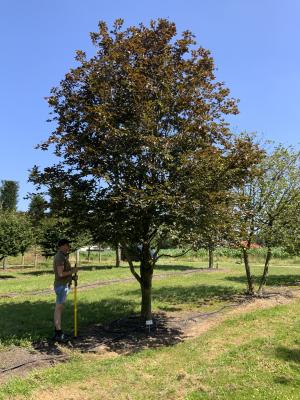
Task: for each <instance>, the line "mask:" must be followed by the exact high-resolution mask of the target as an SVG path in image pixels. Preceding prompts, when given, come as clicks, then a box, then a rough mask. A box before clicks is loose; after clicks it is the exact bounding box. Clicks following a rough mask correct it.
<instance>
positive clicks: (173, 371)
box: [0, 259, 300, 400]
mask: <svg viewBox="0 0 300 400" xmlns="http://www.w3.org/2000/svg"><path fill="white" fill-rule="evenodd" d="M93 261H95V260H93ZM206 264H207V263H206V261H203V260H194V261H192V260H190V259H181V260H177V259H176V261H174V260H171V259H162V260H161V263H160V265H158V267H157V269H156V271H155V274H156V275H158V276H159V277H158V278H157V279H155V280H154V282H153V310H154V312H155V313H157V312H167V313H169V314H170V315H172V313H174V315H175V314H176V313H179V312H187V311H197V312H207V311H213V310H219V309H220V308H221V307H222V306H224V305H227V304H230V303H231V302H232V296H233V295H236V294H239V293H243V291H244V290H245V277H244V271H243V268H242V266H241V265H240V264H237V263H236V260H234V259H233V260H232V261H229V260H228V259H227V260H226V261H222V259H221V260H219V270H217V271H214V272H209V271H206V270H203V271H202V272H201V273H195V274H185V273H184V272H187V270H191V269H194V270H195V271H196V272H197V271H198V270H199V269H200V270H201V268H204V267H206ZM112 266H113V259H107V260H105V261H103V262H102V263H101V265H99V264H98V265H96V263H93V265H90V264H87V265H83V267H82V270H81V271H80V284H82V285H83V284H88V283H93V282H95V281H109V280H111V281H114V280H115V281H114V282H111V284H109V285H106V286H100V287H97V288H92V289H88V288H85V289H83V290H82V291H79V327H80V329H83V328H85V327H87V326H89V325H92V324H95V323H105V322H107V321H112V320H115V319H117V318H121V317H123V316H126V315H131V314H133V313H136V312H138V311H139V303H140V291H139V287H138V284H137V282H136V281H134V280H132V281H131V280H126V281H124V282H121V281H119V282H117V281H116V280H118V279H127V278H130V277H131V275H130V272H129V270H128V268H127V267H125V265H123V266H122V267H121V268H119V269H116V268H112ZM261 270H262V265H259V264H256V265H255V266H254V268H253V271H254V274H255V276H257V277H258V276H259V274H260V273H261ZM52 280H53V275H52V272H51V266H50V264H44V265H43V266H41V267H40V268H39V269H33V268H23V269H14V268H9V269H8V270H7V271H1V273H0V296H1V297H0V315H1V317H0V360H1V352H3V351H7V349H10V348H12V346H17V347H19V346H23V347H25V348H29V349H30V347H31V345H32V342H33V341H35V340H43V339H45V338H47V337H49V335H52V314H53V299H54V296H53V294H52V293H51V292H49V291H48V292H43V293H39V294H34V295H33V294H32V293H30V292H32V291H41V290H46V289H50V288H51V287H52ZM299 281H300V264H297V263H295V261H294V260H285V261H284V262H282V263H281V262H280V261H278V260H276V262H274V264H273V266H272V267H271V271H270V278H269V285H270V287H269V290H273V291H277V290H278V289H279V288H281V289H282V287H283V286H284V287H287V288H289V289H293V290H297V285H298V282H299ZM10 293H14V294H15V297H5V296H8V295H9V294H10ZM64 328H65V329H66V330H67V331H71V330H72V296H71V297H70V300H68V303H67V305H66V310H65V315H64ZM0 364H1V361H0ZM24 398H31V399H43V400H47V399H56V398H59V399H74V400H75V399H81V400H83V399H93V400H98V399H103V400H106V399H107V400H108V399H124V400H125V399H127V400H128V399H134V400H137V399H149V400H151V399H153V400H154V399H155V400H156V399H169V400H171V399H172V400H173V399H185V400H196V399H236V400H238V399H300V301H299V300H298V299H297V298H296V297H295V298H294V299H291V300H290V301H289V303H288V304H282V305H278V304H276V305H274V307H272V308H268V309H253V310H252V311H248V312H246V313H243V314H241V315H228V318H226V319H225V320H222V321H220V323H218V324H216V325H214V326H212V327H211V328H210V329H209V330H207V331H205V332H204V333H202V334H201V335H199V337H196V338H193V339H189V340H187V341H184V342H182V343H179V344H176V345H174V346H164V347H160V348H158V349H148V350H143V351H139V352H136V353H133V354H129V355H116V354H115V353H112V354H111V355H110V356H109V357H108V356H107V357H103V356H100V355H97V354H88V353H79V352H78V351H76V350H74V351H73V352H72V353H71V354H70V361H68V362H66V363H63V364H58V365H56V366H54V367H51V368H42V369H36V370H34V371H33V372H30V373H29V374H28V375H27V376H25V377H24V378H16V377H14V378H11V379H10V380H8V381H6V382H5V383H3V384H2V385H1V386H0V399H1V400H2V399H24Z"/></svg>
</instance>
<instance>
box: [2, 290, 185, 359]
mask: <svg viewBox="0 0 300 400" xmlns="http://www.w3.org/2000/svg"><path fill="white" fill-rule="evenodd" d="M138 309H139V298H137V302H134V301H123V300H118V299H115V298H107V299H102V300H100V301H95V302H79V303H78V329H79V335H78V338H76V339H73V338H72V336H70V341H69V342H67V343H66V344H64V346H67V347H71V348H76V349H78V350H80V351H82V352H86V351H89V352H91V351H92V352H98V349H99V348H101V349H102V351H103V348H105V349H106V351H114V352H120V353H131V352H134V351H138V350H141V349H143V348H146V347H158V346H162V345H172V344H175V343H178V342H179V341H181V340H182V338H181V334H182V332H181V330H180V329H177V328H174V327H172V326H169V325H168V319H167V318H165V317H164V315H163V314H160V315H157V317H156V325H155V329H154V327H152V329H151V330H150V331H149V330H148V329H146V325H145V321H142V320H141V319H140V318H139V316H138V315H137V314H136V312H137V310H138ZM53 311H54V304H53V303H51V302H47V301H24V302H22V303H11V302H9V303H8V302H7V303H2V304H0V315H1V320H0V343H1V344H2V345H3V346H10V345H16V346H18V345H21V344H22V343H24V341H29V342H30V343H32V344H33V347H34V348H35V350H36V351H38V352H39V353H43V354H47V355H51V356H53V355H56V356H61V355H62V354H63V353H64V350H63V349H61V348H60V347H61V346H60V345H57V343H55V342H53V341H52V339H51V338H52V336H53V323H52V320H53ZM63 329H64V331H66V332H68V333H70V334H71V335H72V332H73V305H72V303H71V302H67V303H66V306H65V310H64V315H63ZM0 359H1V352H0ZM12 361H13V360H12ZM0 364H1V362H0ZM0 366H1V365H0Z"/></svg>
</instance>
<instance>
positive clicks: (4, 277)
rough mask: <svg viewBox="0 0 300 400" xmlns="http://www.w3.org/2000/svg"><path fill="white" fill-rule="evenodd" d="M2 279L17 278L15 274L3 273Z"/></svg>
mask: <svg viewBox="0 0 300 400" xmlns="http://www.w3.org/2000/svg"><path fill="white" fill-rule="evenodd" d="M0 279H16V277H15V276H13V275H2V274H0Z"/></svg>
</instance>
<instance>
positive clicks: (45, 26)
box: [0, 0, 300, 210]
mask: <svg viewBox="0 0 300 400" xmlns="http://www.w3.org/2000/svg"><path fill="white" fill-rule="evenodd" d="M158 17H164V18H169V19H170V20H172V21H174V22H175V23H176V25H177V28H178V32H182V31H183V30H185V29H190V30H191V31H192V32H193V33H194V34H195V35H196V40H197V43H198V44H199V45H201V46H203V47H205V48H208V49H210V50H211V52H212V55H213V57H214V59H215V63H216V67H217V68H218V70H217V77H218V79H219V80H223V81H225V83H226V85H227V86H228V87H229V88H230V89H231V94H232V95H233V96H234V97H236V98H239V99H240V105H239V108H240V114H239V115H238V116H235V117H233V118H231V120H230V122H231V124H232V129H233V131H235V132H239V131H245V130H246V131H249V132H254V131H255V132H257V133H258V134H259V135H260V136H262V137H263V138H265V139H272V140H275V141H277V142H283V143H285V144H293V145H297V144H298V142H299V129H300V128H299V126H300V112H299V105H300V101H299V97H300V46H299V39H300V24H299V19H300V1H298V0H185V1H181V0H151V1H150V0H149V1H144V0H123V1H121V0H111V1H101V0H98V1H97V0H85V1H83V0H51V1H46V0H26V1H22V0H18V1H17V0H0V45H1V69H0V71H1V72H0V112H1V126H0V138H1V140H0V180H2V179H12V180H16V181H18V182H19V183H20V199H19V204H18V208H19V209H20V210H26V209H27V204H28V201H26V200H23V197H24V196H25V195H26V193H27V192H29V191H33V190H34V189H33V188H32V186H31V185H30V184H28V183H27V179H28V170H29V169H30V168H31V167H32V166H33V165H34V164H39V165H41V166H46V165H49V164H50V163H52V162H53V161H54V158H53V156H52V155H51V154H50V153H49V152H42V151H39V150H35V149H34V147H35V145H36V144H38V143H40V142H41V141H42V140H43V139H45V138H46V137H47V136H48V135H49V132H50V130H51V127H50V125H49V124H47V123H46V120H47V118H48V112H49V109H48V106H47V103H46V101H45V100H44V97H46V96H48V95H49V92H50V89H51V87H52V86H55V85H57V84H58V83H59V81H60V79H62V78H63V76H64V74H65V73H66V72H67V71H68V69H69V68H70V67H71V66H72V65H74V52H75V50H76V49H82V50H87V51H91V50H92V48H91V44H90V39H89V32H91V31H95V30H96V29H97V23H98V21H99V20H105V21H107V23H108V24H111V23H112V22H113V21H114V20H115V19H116V18H123V19H124V20H125V24H126V25H135V24H138V23H139V22H144V23H148V22H149V20H150V19H156V18H158Z"/></svg>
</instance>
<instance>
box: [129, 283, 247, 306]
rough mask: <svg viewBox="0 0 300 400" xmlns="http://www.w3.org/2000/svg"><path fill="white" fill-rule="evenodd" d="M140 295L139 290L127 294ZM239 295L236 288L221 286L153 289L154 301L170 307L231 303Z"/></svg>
mask: <svg viewBox="0 0 300 400" xmlns="http://www.w3.org/2000/svg"><path fill="white" fill-rule="evenodd" d="M139 293H140V291H139V290H133V291H129V292H126V293H125V294H127V295H131V296H132V295H134V296H138V294H139ZM239 293H240V291H239V290H238V289H236V288H234V287H224V286H221V285H193V286H187V287H183V286H172V287H166V286H164V287H160V288H153V289H152V294H153V300H155V301H158V302H160V303H168V305H169V306H174V305H175V306H176V305H179V304H184V303H194V304H195V306H201V305H203V304H207V303H212V302H215V301H229V300H232V299H233V298H234V296H235V295H237V294H239ZM163 306H164V305H163Z"/></svg>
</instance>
